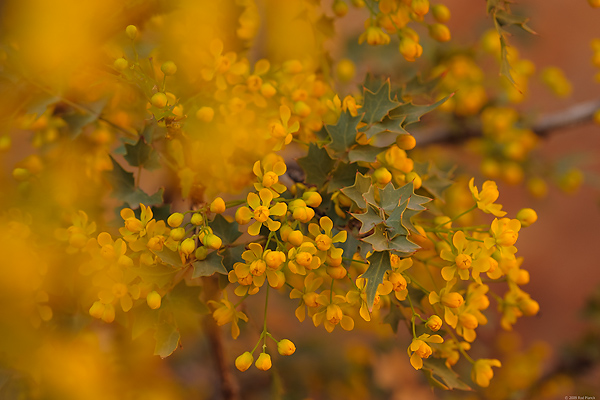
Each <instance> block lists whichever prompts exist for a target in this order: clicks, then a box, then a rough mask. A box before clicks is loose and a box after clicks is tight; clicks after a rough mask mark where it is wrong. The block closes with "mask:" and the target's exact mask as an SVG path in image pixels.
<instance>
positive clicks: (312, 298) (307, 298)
mask: <svg viewBox="0 0 600 400" xmlns="http://www.w3.org/2000/svg"><path fill="white" fill-rule="evenodd" d="M322 284H323V278H321V277H317V276H316V275H315V273H314V272H311V273H310V274H308V275H306V278H304V286H303V290H302V291H301V290H299V289H296V288H294V289H292V291H291V292H290V299H300V304H299V305H298V307H297V308H296V312H295V314H296V318H298V321H300V322H302V321H304V318H305V316H306V314H305V308H304V306H306V307H307V308H308V315H309V316H310V317H311V318H312V316H313V315H314V314H315V312H316V310H317V307H318V306H319V304H318V303H317V297H319V295H318V294H317V293H316V292H315V290H317V289H318V288H319V287H320V286H321V285H322Z"/></svg>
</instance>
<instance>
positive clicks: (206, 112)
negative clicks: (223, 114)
mask: <svg viewBox="0 0 600 400" xmlns="http://www.w3.org/2000/svg"><path fill="white" fill-rule="evenodd" d="M214 117H215V110H214V109H213V108H211V107H200V109H199V110H198V111H196V118H198V119H199V120H200V121H203V122H210V121H212V120H213V118H214Z"/></svg>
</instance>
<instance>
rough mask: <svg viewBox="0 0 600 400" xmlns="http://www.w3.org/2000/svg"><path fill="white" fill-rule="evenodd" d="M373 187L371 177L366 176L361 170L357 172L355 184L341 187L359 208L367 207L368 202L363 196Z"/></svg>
mask: <svg viewBox="0 0 600 400" xmlns="http://www.w3.org/2000/svg"><path fill="white" fill-rule="evenodd" d="M370 187H371V178H369V177H368V176H364V175H363V174H361V173H360V172H359V173H357V174H356V180H355V181H354V185H352V186H349V187H347V188H343V189H341V191H342V193H344V194H345V195H346V196H348V198H349V199H350V200H352V201H353V202H354V203H356V205H357V206H358V208H367V202H366V201H365V199H364V198H363V194H364V193H366V192H367V191H368V190H369V188H370Z"/></svg>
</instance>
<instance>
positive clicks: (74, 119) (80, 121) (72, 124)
mask: <svg viewBox="0 0 600 400" xmlns="http://www.w3.org/2000/svg"><path fill="white" fill-rule="evenodd" d="M107 101H108V99H107V98H102V99H100V100H98V101H96V102H94V103H90V104H87V105H86V109H87V110H88V111H86V112H81V111H79V110H74V111H72V112H70V113H68V114H65V115H63V117H62V119H63V120H64V121H65V122H66V123H67V124H68V125H69V134H70V135H71V137H72V138H74V137H76V136H78V135H79V134H80V133H81V130H82V129H83V127H85V126H87V125H89V124H91V123H92V122H94V121H96V120H97V119H98V118H99V117H100V114H102V110H104V107H105V106H106V103H107Z"/></svg>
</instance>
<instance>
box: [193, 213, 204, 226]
mask: <svg viewBox="0 0 600 400" xmlns="http://www.w3.org/2000/svg"><path fill="white" fill-rule="evenodd" d="M190 222H191V223H192V224H194V225H196V226H198V225H201V224H202V222H204V217H203V216H202V214H200V213H194V215H192V218H191V219H190Z"/></svg>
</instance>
